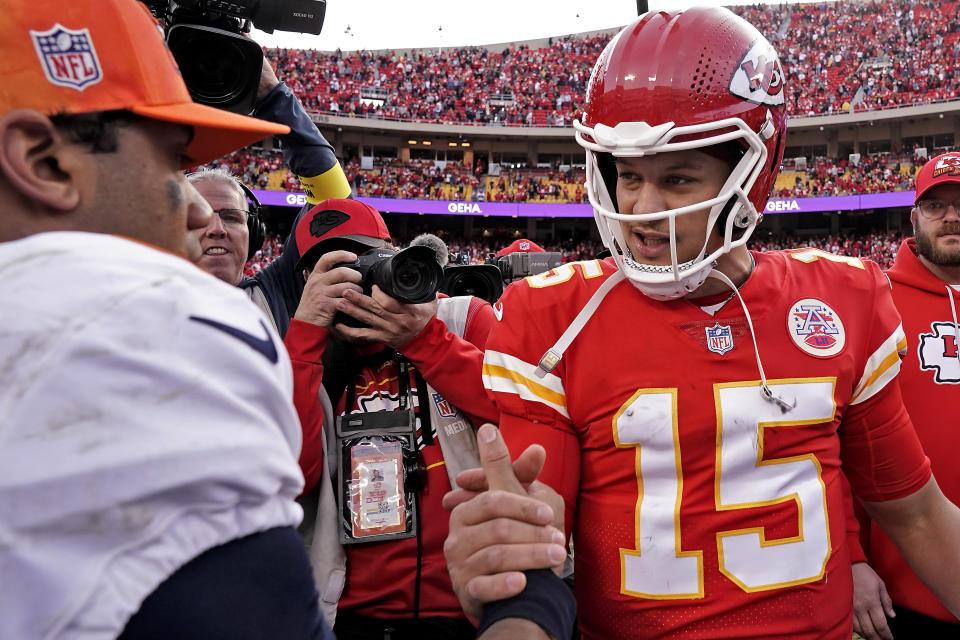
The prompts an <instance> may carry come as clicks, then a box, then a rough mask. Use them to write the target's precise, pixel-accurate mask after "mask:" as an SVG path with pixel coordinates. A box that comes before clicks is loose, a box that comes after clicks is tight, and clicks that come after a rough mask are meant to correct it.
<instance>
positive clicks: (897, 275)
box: [855, 152, 960, 638]
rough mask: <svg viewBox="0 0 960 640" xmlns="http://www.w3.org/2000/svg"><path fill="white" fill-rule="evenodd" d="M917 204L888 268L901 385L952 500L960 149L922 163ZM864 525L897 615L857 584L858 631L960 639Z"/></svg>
mask: <svg viewBox="0 0 960 640" xmlns="http://www.w3.org/2000/svg"><path fill="white" fill-rule="evenodd" d="M915 202H916V204H915V206H914V207H913V210H912V211H911V212H910V221H911V222H912V223H913V235H914V237H913V238H908V239H907V240H905V241H904V243H903V244H902V245H901V247H900V251H899V252H898V253H897V259H896V262H895V263H894V265H893V267H892V268H891V269H890V270H889V271H887V275H888V276H889V277H890V281H891V283H892V286H893V300H894V303H895V304H896V306H897V309H898V310H899V311H900V314H901V315H902V316H903V329H904V331H905V333H906V336H907V342H908V344H909V349H908V351H907V355H906V356H905V357H904V359H903V364H902V367H901V371H900V387H901V389H902V390H903V401H904V404H905V405H906V407H907V411H909V413H910V417H911V418H912V420H913V424H914V425H915V427H916V430H917V433H918V435H919V436H920V441H921V442H922V444H923V448H924V450H925V451H926V453H927V456H929V458H930V465H931V467H932V468H933V473H934V475H935V476H936V478H937V482H938V483H939V485H940V488H941V490H942V491H943V493H944V495H946V496H947V498H949V499H950V500H951V501H952V502H954V503H955V504H956V503H958V502H960V467H958V466H957V464H956V454H957V448H956V446H955V444H954V443H955V435H954V433H955V430H956V424H957V417H956V414H955V412H954V411H952V408H953V407H956V406H958V404H960V359H958V351H957V347H958V344H960V325H958V321H957V307H958V306H960V305H958V301H960V294H958V290H960V153H958V152H952V153H945V154H943V155H940V156H937V157H936V158H933V159H932V160H930V161H929V162H927V164H925V165H924V166H923V168H922V169H921V170H920V172H919V173H918V174H917V192H916V200H915ZM862 524H863V526H864V527H865V528H866V535H864V539H866V540H869V542H868V545H867V549H866V551H867V557H868V559H869V562H870V565H871V566H872V567H873V568H874V569H875V570H876V572H877V574H879V576H880V577H881V578H882V579H883V581H884V582H885V583H886V589H887V590H888V591H889V594H890V598H891V599H892V600H893V605H894V609H895V614H896V617H895V618H891V619H890V620H889V621H887V620H885V619H884V614H883V612H882V611H881V610H880V605H879V604H878V598H874V597H871V596H873V595H874V594H876V593H878V592H879V591H880V590H881V589H882V587H883V585H882V584H876V583H873V582H871V583H870V585H869V586H867V585H862V584H861V583H860V582H859V581H857V582H856V589H857V600H858V601H859V600H860V599H861V598H862V599H863V600H865V601H872V602H874V603H877V604H874V605H873V606H872V607H871V608H870V609H872V610H867V611H860V610H858V611H857V617H858V618H860V619H861V621H862V622H863V623H864V625H861V626H865V628H864V635H867V636H868V637H878V638H890V637H896V638H913V637H944V638H955V637H960V621H958V620H957V618H956V617H954V616H953V615H952V614H951V613H950V612H949V611H947V609H946V607H944V606H943V605H942V604H940V602H938V601H937V599H936V598H935V597H934V595H933V594H932V593H931V592H930V590H929V589H927V587H926V586H924V585H923V583H921V582H920V579H919V578H917V576H916V575H915V574H914V573H913V571H911V570H910V568H909V567H908V566H907V563H906V561H904V559H903V557H902V556H901V555H900V553H899V552H898V551H897V549H896V547H894V545H893V543H892V542H891V541H890V539H889V538H888V537H887V536H886V535H885V534H884V533H883V532H882V531H881V530H880V528H879V527H878V526H876V525H873V524H872V523H870V522H865V523H862ZM855 575H856V574H855ZM887 608H889V605H888V607H887ZM858 609H859V607H858ZM887 623H889V628H888V627H887ZM871 626H872V627H873V628H871ZM891 632H892V635H891Z"/></svg>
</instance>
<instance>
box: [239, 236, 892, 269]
mask: <svg viewBox="0 0 960 640" xmlns="http://www.w3.org/2000/svg"><path fill="white" fill-rule="evenodd" d="M418 233H420V230H418V231H417V232H416V233H413V234H410V237H409V238H398V239H397V246H398V247H406V246H408V245H409V244H410V240H412V239H413V237H414V235H417V234H418ZM437 233H438V235H440V236H443V239H444V241H445V242H446V243H447V248H448V249H449V251H450V254H451V256H453V257H454V258H457V257H461V259H462V260H464V261H465V262H466V263H467V264H483V263H484V262H486V260H487V258H488V257H489V256H490V255H492V254H494V253H496V252H497V251H499V250H500V249H502V248H504V247H506V246H507V245H509V244H510V242H512V241H513V239H514V237H515V236H514V234H510V233H508V232H506V231H502V230H501V231H499V232H494V233H492V234H490V237H484V238H483V239H482V240H476V239H472V238H466V237H463V236H451V235H450V234H444V233H443V232H437ZM902 242H903V234H902V233H900V232H898V231H870V232H868V233H866V234H857V233H853V232H845V233H841V234H838V235H811V236H803V237H798V236H796V235H793V234H772V233H771V234H763V233H761V232H757V233H756V234H755V235H754V237H753V238H752V239H751V241H750V247H751V248H752V249H755V250H757V251H774V250H780V249H796V248H798V247H814V248H817V249H822V250H823V251H826V252H828V253H833V254H836V255H840V256H853V257H856V258H867V259H869V260H873V261H874V262H876V263H877V264H879V265H880V267H881V268H883V269H888V268H890V266H892V265H893V260H894V258H895V257H896V254H897V249H898V248H899V247H900V244H901V243H902ZM542 247H543V249H544V250H545V251H556V252H559V253H560V254H561V256H562V260H563V262H576V261H579V260H592V259H594V258H595V257H597V256H598V255H600V254H601V252H603V250H604V248H603V244H602V243H601V242H600V241H599V240H594V239H582V240H570V241H559V242H556V241H549V242H543V243H542ZM282 251H283V240H282V238H280V236H278V235H276V234H269V235H268V236H267V239H266V241H265V242H264V247H263V249H262V250H261V251H258V252H257V254H256V255H255V256H254V257H253V258H251V259H250V260H249V261H248V262H247V264H246V267H245V269H244V273H245V274H246V275H248V276H252V275H254V274H255V273H257V272H258V271H260V270H262V269H263V268H264V267H265V266H267V265H268V264H270V263H271V262H273V261H274V260H275V259H276V258H277V257H279V256H280V254H281V252H282Z"/></svg>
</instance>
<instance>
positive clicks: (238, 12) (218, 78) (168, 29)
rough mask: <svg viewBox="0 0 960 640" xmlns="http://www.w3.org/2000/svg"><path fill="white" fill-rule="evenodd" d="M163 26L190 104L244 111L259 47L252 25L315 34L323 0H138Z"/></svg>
mask: <svg viewBox="0 0 960 640" xmlns="http://www.w3.org/2000/svg"><path fill="white" fill-rule="evenodd" d="M141 1H142V2H143V3H144V4H145V5H147V7H148V8H149V9H150V12H151V13H152V14H153V15H154V17H156V18H157V20H159V21H160V23H161V24H163V26H164V31H165V33H166V40H167V47H169V49H170V52H171V53H172V54H173V57H174V59H175V60H176V61H177V65H179V67H180V73H181V74H182V75H183V81H184V83H186V85H187V89H189V91H190V96H191V97H192V98H193V100H194V101H195V102H199V103H201V104H206V105H210V106H212V107H217V108H219V109H225V110H227V111H233V112H235V113H243V114H247V113H250V112H251V111H253V105H254V102H255V100H256V98H257V87H258V86H259V84H260V69H261V67H262V65H263V50H262V49H261V48H260V45H259V44H257V43H256V42H254V41H253V40H251V39H250V38H246V37H244V36H243V35H242V34H244V33H249V32H250V28H251V25H252V26H255V27H257V28H258V29H260V30H261V31H266V32H268V33H272V32H273V31H274V30H280V31H292V32H296V33H312V34H319V33H320V30H321V29H322V28H323V19H324V16H325V14H326V9H327V3H326V0H141Z"/></svg>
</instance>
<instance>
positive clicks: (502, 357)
mask: <svg viewBox="0 0 960 640" xmlns="http://www.w3.org/2000/svg"><path fill="white" fill-rule="evenodd" d="M536 371H538V369H537V366H536V365H533V364H530V363H528V362H524V361H523V360H521V359H519V358H517V357H515V356H511V355H509V354H506V353H502V352H500V351H490V350H487V351H486V352H485V353H484V355H483V386H484V387H486V388H487V389H489V390H490V391H494V392H500V393H512V394H516V395H517V396H519V397H520V398H521V399H523V400H528V401H531V402H539V403H541V404H544V405H546V406H548V407H550V408H551V409H553V410H554V411H556V412H557V413H559V414H560V415H562V416H563V417H565V418H568V419H569V418H570V415H569V414H568V413H567V396H566V392H565V391H564V388H563V381H561V380H560V377H559V376H557V375H554V374H552V373H548V374H546V375H545V376H543V377H542V378H541V377H539V376H538V375H536Z"/></svg>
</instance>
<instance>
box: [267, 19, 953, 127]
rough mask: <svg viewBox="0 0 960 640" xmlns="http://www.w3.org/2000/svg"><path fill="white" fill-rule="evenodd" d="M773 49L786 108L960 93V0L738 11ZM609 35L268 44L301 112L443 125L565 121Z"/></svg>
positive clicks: (853, 105) (825, 110)
mask: <svg viewBox="0 0 960 640" xmlns="http://www.w3.org/2000/svg"><path fill="white" fill-rule="evenodd" d="M734 9H735V10H736V11H738V12H739V13H740V14H741V15H743V16H744V17H745V18H746V19H747V20H749V21H750V22H751V23H753V24H754V25H755V26H757V28H758V29H760V31H762V32H763V33H764V35H766V36H767V38H768V39H769V40H770V41H771V42H772V43H773V44H774V46H776V47H777V49H778V50H779V51H780V54H781V58H782V61H783V65H784V71H785V73H786V75H787V78H788V86H789V87H792V88H791V89H790V93H789V94H788V96H787V106H788V111H789V113H790V114H791V115H802V116H807V115H819V114H829V113H838V112H844V111H849V110H855V111H863V110H872V109H883V108H889V107H894V106H902V105H908V104H918V103H926V102H933V101H942V100H955V99H958V98H960V17H958V9H960V2H958V0H953V1H952V2H933V1H931V0H921V1H919V2H918V1H917V0H893V1H892V2H870V3H847V2H831V3H822V4H804V5H790V6H789V7H788V6H785V5H763V6H746V7H735V8H734ZM609 37H610V36H609V35H594V36H590V37H579V38H578V37H572V36H571V37H563V38H554V39H552V41H551V43H550V46H547V47H540V48H536V49H533V48H530V47H529V46H527V45H525V44H523V43H519V44H512V45H510V46H509V47H507V48H505V49H504V50H502V51H499V52H496V51H488V50H487V49H486V48H482V47H461V48H454V49H442V50H414V51H412V52H409V53H397V52H392V51H388V52H368V51H358V52H346V53H344V52H339V51H338V52H335V53H328V52H318V51H307V50H298V49H274V50H269V51H268V52H267V54H268V56H269V57H270V58H271V60H273V61H274V63H275V64H276V65H277V67H278V72H279V74H280V76H281V77H283V78H284V79H285V80H286V82H287V83H288V84H289V85H290V87H291V88H292V89H293V90H294V91H295V92H296V93H297V94H298V95H299V96H301V98H302V99H303V100H304V103H305V104H306V106H307V107H308V109H311V110H314V111H317V112H320V113H327V114H333V115H348V116H355V117H365V118H380V119H389V120H404V121H414V122H429V123H442V124H450V123H456V124H484V125H502V126H528V127H566V126H570V123H571V122H572V120H573V119H574V118H575V117H577V114H578V112H579V108H580V103H581V99H582V96H583V95H584V93H585V89H586V84H587V81H588V79H589V76H590V69H591V66H592V64H593V61H594V60H595V59H596V57H597V54H598V53H599V52H600V50H601V49H602V48H603V47H604V45H605V44H606V43H607V41H608V39H609Z"/></svg>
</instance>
